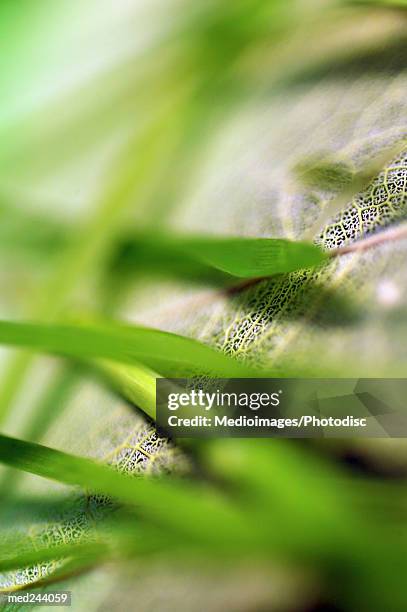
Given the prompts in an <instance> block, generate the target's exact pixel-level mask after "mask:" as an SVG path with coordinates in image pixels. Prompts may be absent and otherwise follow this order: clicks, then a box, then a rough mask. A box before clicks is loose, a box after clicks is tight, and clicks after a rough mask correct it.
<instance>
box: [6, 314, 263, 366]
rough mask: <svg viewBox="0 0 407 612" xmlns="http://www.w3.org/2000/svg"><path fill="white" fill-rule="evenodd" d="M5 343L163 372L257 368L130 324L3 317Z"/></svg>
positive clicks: (210, 349)
mask: <svg viewBox="0 0 407 612" xmlns="http://www.w3.org/2000/svg"><path fill="white" fill-rule="evenodd" d="M0 344H5V345H8V346H19V347H25V348H27V349H31V350H35V351H39V352H47V353H55V354H58V355H63V356H67V357H73V358H76V359H108V360H112V361H117V362H120V363H126V364H132V365H138V364H139V363H142V364H143V365H144V366H147V367H148V368H152V369H154V370H156V371H157V372H159V373H160V374H161V375H163V376H167V377H176V376H190V375H193V374H205V373H208V374H209V373H213V372H214V373H216V374H217V376H220V377H221V376H250V375H254V372H253V370H251V369H250V368H248V367H246V366H245V365H244V364H241V363H239V362H238V361H236V360H234V359H232V358H231V357H228V356H227V355H224V354H223V353H221V352H220V351H215V350H214V349H212V348H210V347H209V346H206V345H205V344H202V343H200V342H197V341H196V340H192V339H190V338H186V337H183V336H179V335H176V334H172V333H169V332H164V331H160V330H156V329H148V328H143V327H134V326H129V325H119V324H115V325H105V326H96V325H95V326H87V327H85V326H79V325H78V326H75V325H52V324H50V325H47V324H41V323H15V322H10V321H0Z"/></svg>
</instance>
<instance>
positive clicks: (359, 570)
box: [0, 0, 407, 612]
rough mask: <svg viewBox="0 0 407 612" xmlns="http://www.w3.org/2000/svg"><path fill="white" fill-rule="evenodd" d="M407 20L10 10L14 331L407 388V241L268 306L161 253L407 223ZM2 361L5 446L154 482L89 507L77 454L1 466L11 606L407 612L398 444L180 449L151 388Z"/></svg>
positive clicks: (4, 32) (7, 76) (246, 6)
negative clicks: (15, 602) (33, 325)
mask: <svg viewBox="0 0 407 612" xmlns="http://www.w3.org/2000/svg"><path fill="white" fill-rule="evenodd" d="M405 8H406V6H405V3H404V2H403V1H401V0H399V1H397V0H394V1H393V2H392V1H383V2H380V1H377V2H341V1H339V0H336V1H330V0H325V1H319V0H291V1H287V0H285V1H284V0H270V1H268V2H267V1H260V0H234V1H230V0H217V1H212V0H196V1H189V2H188V1H187V0H152V1H149V2H146V1H144V0H116V1H114V2H113V0H97V1H96V0H86V1H84V0H81V1H79V0H71V1H69V2H68V1H65V0H60V1H59V2H52V1H47V0H3V2H2V3H1V6H0V94H1V96H0V220H1V222H0V256H1V263H0V281H1V287H2V291H1V294H0V318H1V319H4V320H13V321H15V320H21V321H38V322H42V323H47V324H53V323H77V322H80V323H81V325H82V326H85V327H86V325H88V324H90V322H94V321H98V322H100V321H112V320H113V321H120V322H125V323H129V324H137V325H145V326H148V327H152V328H156V329H159V330H164V331H168V332H174V333H177V334H180V335H182V336H186V337H188V338H193V339H195V340H199V341H200V342H203V343H205V344H208V345H210V346H211V347H213V348H214V349H218V350H221V351H223V352H224V353H226V354H227V355H228V356H230V357H231V358H234V359H236V360H240V361H242V362H243V363H244V364H248V365H249V366H250V367H261V368H263V369H267V370H268V371H270V372H271V373H273V374H275V375H277V376H284V375H297V376H301V375H302V376H304V375H305V376H338V377H344V376H351V377H363V376H364V377H379V376H380V377H391V376H399V377H405V373H406V365H407V348H406V347H407V342H406V337H407V310H406V305H407V276H406V265H405V262H406V252H407V251H406V249H407V240H406V239H405V238H404V239H400V240H397V241H383V243H382V244H380V245H378V246H377V247H375V248H374V249H369V250H367V251H363V252H354V253H349V254H347V255H343V256H341V257H338V258H335V259H332V260H330V261H329V262H328V263H327V264H325V265H323V266H322V267H320V268H318V269H317V270H316V271H312V270H300V271H297V272H292V273H289V274H279V275H276V276H275V277H273V278H269V279H263V280H260V281H258V282H255V283H250V282H249V283H241V282H240V281H238V280H236V279H232V278H230V277H228V276H226V275H224V274H223V273H221V272H219V271H213V270H211V269H208V267H207V266H206V265H202V262H200V261H198V262H197V261H195V260H192V261H191V260H190V259H188V258H187V257H184V254H183V253H181V255H180V254H179V252H176V251H175V252H168V240H169V239H172V240H175V241H176V240H177V236H179V235H182V236H185V235H186V236H230V237H233V236H244V237H252V238H255V237H256V238H258V237H266V238H285V239H290V240H307V241H310V242H315V243H317V244H319V245H321V246H322V247H323V248H325V249H328V250H330V249H334V248H339V247H342V246H346V245H350V244H352V243H353V242H354V241H355V240H363V239H364V238H366V236H368V235H371V234H375V233H378V232H381V231H383V230H386V229H388V228H392V227H396V226H402V224H403V223H404V221H405V218H406V213H407V202H406V184H407V157H406V148H405V139H406V110H407V96H406V88H407V74H406V64H405V60H406V55H407V54H406V30H405V25H406V12H405ZM138 236H142V237H147V239H148V241H151V240H153V239H157V240H158V241H159V238H160V236H165V237H166V240H167V244H165V243H164V242H165V241H164V242H163V244H162V245H161V247H160V248H157V249H156V250H154V251H153V252H150V251H149V249H146V250H143V248H144V247H143V243H142V244H141V247H140V243H139V242H137V240H138V238H137V237H138ZM141 242H142V241H141ZM180 352H182V349H180ZM157 357H158V356H157ZM173 357H174V362H175V361H176V360H177V358H179V357H180V355H179V354H177V353H176V352H174V355H173ZM0 358H1V361H0V367H1V376H0V423H1V429H2V432H3V433H5V434H7V435H10V436H15V437H17V438H21V439H23V440H26V441H30V442H38V443H41V444H42V445H46V446H49V447H53V448H56V449H60V450H63V451H65V452H67V453H70V454H71V453H72V454H75V455H81V456H83V457H85V458H93V459H98V460H102V461H103V462H107V463H109V464H112V465H115V466H116V467H118V468H119V471H120V472H123V473H125V474H130V475H133V476H136V477H137V476H144V478H135V479H134V480H135V482H140V493H139V494H138V495H137V492H136V489H134V495H135V497H134V507H133V506H132V502H131V500H130V502H129V496H128V495H127V496H126V495H124V493H123V491H122V489H121V488H120V487H121V485H120V484H116V483H113V482H112V483H110V481H109V483H110V484H109V483H107V484H106V482H107V481H106V482H105V480H104V479H103V478H104V476H102V475H100V479H101V480H100V485H99V480H97V478H99V476H98V474H96V473H95V474H94V473H93V472H92V471H91V470H90V468H89V470H90V471H89V473H88V472H86V470H87V469H88V468H86V467H84V466H80V467H78V468H77V469H78V473H79V474H81V478H79V479H78V480H77V481H75V483H74V484H76V485H79V487H76V489H75V491H74V492H73V493H72V492H71V490H70V489H69V488H68V487H67V486H66V484H63V483H64V482H65V483H66V482H67V476H66V475H67V474H70V473H71V472H72V471H73V464H72V462H71V463H70V460H68V459H66V461H65V460H64V461H65V463H64V462H62V465H61V466H59V468H58V469H59V471H58V470H57V467H55V465H54V463H53V461H55V459H53V457H52V456H48V455H47V454H45V455H44V457H43V459H42V460H41V461H42V465H43V466H45V467H44V470H45V471H47V470H50V471H52V470H57V471H56V472H55V473H57V475H58V477H56V480H58V481H59V482H58V483H57V482H50V481H49V480H45V479H41V478H38V477H37V476H33V475H30V474H26V473H24V474H22V473H21V471H17V470H15V469H10V468H9V467H7V468H6V467H4V466H2V468H1V481H0V487H1V488H0V494H1V499H2V503H1V508H0V526H1V530H0V531H1V540H0V570H1V571H2V574H1V576H0V584H1V587H2V589H4V590H7V589H10V588H12V589H16V590H19V589H24V588H26V587H27V585H29V584H31V583H35V584H36V586H38V587H39V588H41V589H43V590H46V589H49V588H64V589H72V591H73V596H74V600H73V601H74V603H73V609H74V610H75V611H76V610H78V611H79V610H86V611H89V610H127V609H136V607H135V606H137V610H140V612H144V611H145V612H150V611H153V610H154V611H156V610H157V611H160V612H161V611H167V610H168V611H175V610H176V611H185V612H190V611H191V610H202V611H205V612H206V611H214V612H215V611H217V610H231V611H233V612H234V611H242V612H243V611H244V612H255V611H256V612H263V611H264V612H265V611H269V610H270V611H274V610H276V611H280V610H284V611H297V610H298V611H304V612H305V611H311V610H314V611H316V610H354V611H358V612H359V611H363V610H366V611H372V610H380V611H381V610H386V611H389V612H392V611H393V610H394V611H395V612H396V611H400V612H402V611H404V610H406V609H407V589H406V585H405V581H404V580H403V576H404V573H405V570H406V559H407V556H406V535H407V532H406V527H407V522H406V510H407V505H406V504H407V499H406V477H407V445H406V444H405V441H404V440H403V439H393V440H390V439H380V440H356V439H355V440H352V441H349V440H347V441H342V440H337V439H326V438H321V439H314V440H312V441H311V440H307V441H302V442H298V441H290V440H287V441H279V440H271V439H270V440H266V441H264V440H237V439H235V440H216V441H211V442H205V443H203V442H202V443H199V444H198V443H194V444H188V445H185V444H183V445H178V444H177V443H176V441H172V442H168V441H167V440H164V439H162V438H161V437H160V436H159V435H158V434H157V433H156V431H155V429H154V423H153V422H152V421H151V420H150V419H147V418H146V417H145V416H144V412H145V411H147V413H148V414H150V415H151V413H152V411H149V409H148V406H149V403H150V404H151V402H153V391H152V390H151V389H153V386H154V385H153V383H154V378H155V376H156V375H158V374H160V372H158V373H156V372H155V371H150V370H149V369H147V370H146V369H145V368H144V366H134V367H128V366H125V365H123V364H122V365H118V364H116V363H112V362H109V363H104V364H103V367H98V370H99V372H98V374H97V375H95V372H94V368H89V364H87V365H86V367H85V365H84V364H83V363H82V362H78V361H75V360H71V361H69V360H61V359H56V358H51V357H44V356H42V357H34V356H33V355H32V354H31V353H29V352H26V351H15V350H13V351H11V350H10V349H8V348H7V349H6V348H2V349H1V353H0ZM208 360H209V357H208ZM93 365H95V364H91V366H93ZM97 365H98V366H100V364H97ZM209 366H210V363H203V364H202V367H203V368H204V369H206V368H207V367H209ZM100 370H103V374H104V377H102V378H101V377H100ZM140 388H141V391H140ZM140 397H142V400H143V402H146V404H147V408H146V406H145V405H144V404H143V402H141V400H140ZM140 402H141V404H142V405H141V404H140ZM140 408H142V410H140ZM384 435H385V434H384ZM2 444H3V445H4V446H3V447H2V450H1V456H2V459H1V460H2V462H3V463H8V464H9V465H14V467H17V468H19V469H20V470H21V469H22V470H23V471H30V469H28V468H27V465H28V466H29V464H24V461H25V455H24V453H23V451H22V450H21V449H20V447H15V448H14V450H13V448H11V447H9V446H7V445H6V443H5V442H3V443H2ZM27 452H28V451H27ZM21 453H23V456H22V457H21ZM20 461H21V462H22V464H24V465H22V464H21V463H19V462H20ZM33 461H34V460H33ZM24 466H25V467H24ZM38 469H39V468H38ZM31 471H35V470H34V468H32V469H31ZM37 472H38V470H37ZM47 473H48V472H47ZM75 473H76V472H75ZM85 473H86V474H88V480H86V478H85ZM64 474H65V476H64ZM89 479H90V480H89ZM87 483H89V486H87ZM91 483H94V487H95V491H97V494H94V493H93V492H92V491H93V488H92V484H91ZM141 483H144V484H141ZM71 484H72V483H71ZM132 490H133V489H132ZM103 492H105V493H106V495H103ZM110 496H113V497H115V496H116V497H118V499H119V500H120V502H121V503H123V502H124V503H125V504H126V506H125V509H123V507H122V506H119V507H117V506H116V502H114V503H113V502H111V501H110ZM131 499H133V498H131ZM128 506H129V507H128ZM81 543H84V549H83V550H82V549H81V550H79V549H76V548H75V546H77V545H79V544H81ZM96 544H97V546H98V547H97V548H92V546H93V545H96ZM91 545H92V546H91ZM99 546H100V547H99ZM55 547H56V552H54V551H53V548H55ZM64 547H65V548H64ZM70 547H71V548H70ZM72 547H73V548H72ZM27 551H28V552H27ZM33 551H37V552H35V554H34V552H33ZM46 551H48V552H46ZM49 551H50V552H49ZM13 555H14V557H13ZM27 555H28V556H27ZM29 555H32V556H31V557H30V556H29ZM53 555H55V556H53ZM10 559H11V560H10ZM10 609H16V606H13V607H11V608H10Z"/></svg>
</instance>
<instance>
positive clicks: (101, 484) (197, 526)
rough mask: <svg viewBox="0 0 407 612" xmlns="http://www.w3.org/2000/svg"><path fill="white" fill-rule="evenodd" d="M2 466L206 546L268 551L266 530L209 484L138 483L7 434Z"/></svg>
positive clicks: (2, 439) (0, 438)
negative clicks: (128, 508) (81, 491)
mask: <svg viewBox="0 0 407 612" xmlns="http://www.w3.org/2000/svg"><path fill="white" fill-rule="evenodd" d="M0 463H4V464H5V465H8V466H10V467H13V468H16V469H18V470H22V471H24V472H29V473H31V474H36V475H37V476H42V477H43V478H48V479H51V480H56V481H57V482H61V483H63V484H67V485H79V486H81V487H84V488H86V489H90V490H91V491H92V492H94V493H101V494H103V495H110V496H112V497H114V498H116V499H117V500H119V501H121V502H123V503H126V504H132V505H134V504H136V507H137V508H138V510H139V511H140V513H141V514H142V516H143V519H144V520H147V521H152V522H153V523H157V522H158V523H159V524H161V525H163V526H165V527H167V528H171V529H175V530H176V531H177V532H179V533H182V534H184V535H187V536H188V537H192V538H194V539H195V540H196V541H199V542H200V543H201V545H202V546H206V545H208V546H213V545H214V543H216V546H220V547H222V544H224V545H226V543H228V545H230V546H231V545H233V544H235V545H236V546H242V543H243V542H244V543H245V545H246V546H253V547H256V546H257V547H258V546H260V547H262V540H263V538H264V536H263V535H262V533H261V531H260V530H259V529H257V527H256V526H252V525H251V523H250V521H249V520H247V518H246V516H245V514H244V512H242V511H240V510H239V508H237V507H235V506H234V505H233V504H232V503H231V501H230V500H228V498H227V497H225V496H224V495H223V494H222V493H220V492H219V491H215V490H214V489H212V488H210V487H209V486H208V485H199V484H194V483H192V482H183V481H180V480H175V479H171V481H168V480H164V479H158V478H153V479H152V478H137V479H136V478H132V477H131V476H127V475H123V474H120V473H118V472H117V471H116V470H114V469H113V468H112V467H110V466H106V465H103V464H100V463H97V462H95V461H93V460H90V459H85V458H83V457H78V456H76V455H71V454H68V453H64V452H61V451H58V450H55V449H52V448H48V447H46V446H42V445H39V444H34V443H31V442H24V441H22V440H18V439H16V438H10V437H8V436H4V435H0ZM220 525H221V526H222V530H221V532H219V526H220Z"/></svg>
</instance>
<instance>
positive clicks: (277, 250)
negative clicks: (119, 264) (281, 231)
mask: <svg viewBox="0 0 407 612" xmlns="http://www.w3.org/2000/svg"><path fill="white" fill-rule="evenodd" d="M121 259H122V261H123V260H124V262H125V263H126V259H127V263H128V261H129V260H130V262H132V263H133V264H134V265H137V266H138V267H140V269H143V268H144V269H145V268H147V269H148V268H149V266H150V265H151V264H153V265H157V264H161V266H162V268H163V270H164V271H166V270H168V269H169V270H170V271H171V268H172V271H176V270H177V269H179V270H180V271H181V272H184V270H185V266H186V265H187V264H190V265H191V266H193V265H194V264H195V265H201V266H202V265H204V266H208V267H209V268H214V269H215V270H218V271H221V272H224V273H226V274H230V275H232V276H238V277H241V278H251V277H258V276H271V275H274V274H284V273H287V272H293V271H295V270H299V269H302V268H311V267H314V266H316V265H319V264H321V263H322V262H323V261H324V260H325V259H326V255H325V254H324V252H323V251H322V250H321V249H320V248H319V247H317V246H316V245H314V244H311V243H307V242H295V241H290V240H283V239H272V238H241V237H229V236H227V237H206V236H190V237H189V236H178V237H177V236H175V237H170V236H158V237H155V236H152V235H151V236H150V235H140V236H134V237H133V238H130V239H129V240H128V241H127V242H126V243H125V245H124V248H123V252H122V256H121Z"/></svg>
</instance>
